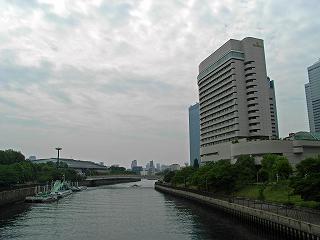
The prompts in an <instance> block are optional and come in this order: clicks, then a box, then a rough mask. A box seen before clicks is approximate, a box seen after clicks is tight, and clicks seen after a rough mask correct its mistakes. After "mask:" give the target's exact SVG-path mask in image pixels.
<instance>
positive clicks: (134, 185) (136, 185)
mask: <svg viewBox="0 0 320 240" xmlns="http://www.w3.org/2000/svg"><path fill="white" fill-rule="evenodd" d="M131 187H133V188H136V187H140V185H138V184H133V185H132V186H131Z"/></svg>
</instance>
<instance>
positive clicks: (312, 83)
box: [305, 60, 320, 133]
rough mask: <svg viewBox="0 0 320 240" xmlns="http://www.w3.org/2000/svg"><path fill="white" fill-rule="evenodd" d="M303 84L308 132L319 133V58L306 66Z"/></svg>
mask: <svg viewBox="0 0 320 240" xmlns="http://www.w3.org/2000/svg"><path fill="white" fill-rule="evenodd" d="M308 77H309V83H307V84H305V91H306V99H307V108H308V118H309V127H310V132H317V133H320V60H319V61H317V62H316V63H315V64H313V65H311V66H310V67H308Z"/></svg>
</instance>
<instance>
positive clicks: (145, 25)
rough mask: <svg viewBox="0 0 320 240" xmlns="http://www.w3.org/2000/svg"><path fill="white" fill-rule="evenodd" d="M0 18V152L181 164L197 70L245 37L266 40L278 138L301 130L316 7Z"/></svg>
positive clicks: (128, 5) (125, 4) (126, 5)
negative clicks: (225, 46) (222, 48)
mask: <svg viewBox="0 0 320 240" xmlns="http://www.w3.org/2000/svg"><path fill="white" fill-rule="evenodd" d="M0 11H1V14H0V149H8V148H13V149H16V150H20V151H22V152H23V153H24V154H25V155H26V156H27V157H28V156H30V155H36V156H37V157H38V158H41V157H55V156H56V151H55V150H54V147H56V146H61V147H62V148H63V150H62V157H72V158H77V159H88V160H93V161H97V162H98V161H103V162H105V163H106V164H107V165H110V164H113V163H120V164H121V165H125V166H129V164H130V162H131V160H132V159H137V160H138V164H143V165H144V164H145V163H146V162H147V161H149V160H154V161H155V162H161V163H174V162H177V163H180V164H182V163H184V162H187V161H189V147H188V144H189V143H188V142H189V141H188V107H189V105H191V104H193V103H194V102H196V101H197V99H198V93H197V85H196V77H197V74H198V72H197V70H198V65H199V63H200V62H201V60H203V59H204V58H205V57H206V56H208V55H209V54H210V53H212V52H213V51H214V50H216V49H217V48H218V47H219V46H220V45H222V44H223V43H224V42H226V41H227V40H229V39H230V38H235V39H242V38H244V37H246V36H253V37H258V38H262V39H264V41H265V51H266V61H267V71H268V75H269V76H270V77H271V78H272V79H274V80H275V84H276V97H277V105H278V116H279V128H280V135H281V136H286V135H287V134H288V132H294V131H299V130H308V118H307V111H306V101H305V94H304V84H305V83H306V82H307V71H306V68H307V67H308V66H310V65H311V64H313V63H314V62H316V61H317V59H318V58H319V57H320V53H319V49H320V31H319V30H320V18H319V13H320V4H319V1H318V0H308V1H305V0H301V1H297V0H290V1H279V0H275V1H265V0H263V1H245V0H242V1H240V0H225V1H221V0H215V1H214V0H208V1H204V0H203V1H193V0H190V1H187V0H177V1H173V0H161V1H160V0H136V1H134V0H127V1H120V0H114V1H112V0H107V1H100V0H97V1H94V0H88V1H84V0H81V1H80V0H79V1H75V0H74V1H71V0H70V1H62V0H59V1H56V0H52V1H44V0H43V1H42V0H38V1H36V0H8V1H5V0H2V1H1V2H0Z"/></svg>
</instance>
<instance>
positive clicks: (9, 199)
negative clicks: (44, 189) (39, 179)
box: [0, 187, 37, 206]
mask: <svg viewBox="0 0 320 240" xmlns="http://www.w3.org/2000/svg"><path fill="white" fill-rule="evenodd" d="M36 191H37V188H36V187H28V188H20V189H15V190H10V191H2V192H0V206H3V205H5V204H10V203H15V202H20V201H24V199H25V198H26V197H27V196H33V195H35V193H36Z"/></svg>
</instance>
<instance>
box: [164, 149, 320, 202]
mask: <svg viewBox="0 0 320 240" xmlns="http://www.w3.org/2000/svg"><path fill="white" fill-rule="evenodd" d="M163 180H164V181H165V182H167V183H171V184H173V185H180V186H181V185H182V186H185V187H193V188H197V189H199V190H204V191H211V192H219V193H224V194H232V193H233V192H235V191H237V190H239V189H241V188H242V187H244V186H245V185H248V184H253V183H259V184H260V185H261V186H265V185H266V184H275V183H277V182H286V184H288V185H289V186H290V187H291V188H292V189H293V193H294V194H298V195H301V197H302V198H303V199H304V200H314V201H320V156H318V157H316V158H307V159H305V160H303V161H301V162H300V163H299V164H297V165H296V166H295V168H294V169H293V167H292V166H291V164H290V163H289V161H288V159H287V158H286V157H284V156H279V155H273V154H267V155H265V156H263V158H262V160H261V164H256V163H255V159H254V157H252V156H249V155H243V156H239V157H238V159H237V160H236V162H235V163H234V164H232V163H231V161H230V160H220V161H217V162H209V163H206V164H204V165H202V166H200V167H199V165H198V164H194V167H185V168H183V169H181V170H179V171H176V172H166V174H165V175H164V179H163ZM262 191H263V190H262Z"/></svg>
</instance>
